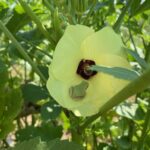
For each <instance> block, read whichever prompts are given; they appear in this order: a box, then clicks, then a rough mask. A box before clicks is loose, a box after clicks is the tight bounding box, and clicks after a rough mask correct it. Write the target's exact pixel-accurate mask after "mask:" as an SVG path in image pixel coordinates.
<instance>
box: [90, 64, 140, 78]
mask: <svg viewBox="0 0 150 150" xmlns="http://www.w3.org/2000/svg"><path fill="white" fill-rule="evenodd" d="M90 70H93V71H98V72H103V73H106V74H110V75H112V76H114V77H116V78H120V79H124V80H134V79H136V78H137V77H138V74H137V73H136V72H135V71H133V70H129V69H126V68H120V67H106V66H105V67H104V66H97V65H94V66H92V67H90Z"/></svg>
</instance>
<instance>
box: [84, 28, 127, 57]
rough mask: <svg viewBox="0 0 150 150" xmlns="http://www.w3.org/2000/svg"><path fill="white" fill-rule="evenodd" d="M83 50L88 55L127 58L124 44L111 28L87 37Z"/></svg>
mask: <svg viewBox="0 0 150 150" xmlns="http://www.w3.org/2000/svg"><path fill="white" fill-rule="evenodd" d="M82 47H84V48H81V50H82V51H83V52H84V53H85V51H86V53H87V54H88V55H91V56H95V55H98V56H99V55H101V54H103V53H104V54H115V55H119V56H122V57H125V52H124V50H123V47H124V45H123V43H122V40H121V38H120V36H119V35H118V34H116V33H115V32H114V31H113V29H112V28H111V27H105V28H103V29H102V30H100V31H98V32H95V33H94V34H92V35H91V36H89V37H87V38H86V39H85V40H84V42H83V43H82Z"/></svg>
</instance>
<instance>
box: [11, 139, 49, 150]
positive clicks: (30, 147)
mask: <svg viewBox="0 0 150 150" xmlns="http://www.w3.org/2000/svg"><path fill="white" fill-rule="evenodd" d="M8 150H46V144H45V143H44V142H42V141H41V139H40V138H39V137H37V138H34V139H31V140H28V141H24V142H22V143H18V144H17V145H16V146H15V147H14V148H9V149H8Z"/></svg>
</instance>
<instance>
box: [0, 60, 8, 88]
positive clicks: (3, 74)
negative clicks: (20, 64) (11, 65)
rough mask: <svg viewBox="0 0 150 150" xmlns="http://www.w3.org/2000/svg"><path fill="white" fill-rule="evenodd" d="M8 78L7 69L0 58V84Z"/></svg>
mask: <svg viewBox="0 0 150 150" xmlns="http://www.w3.org/2000/svg"><path fill="white" fill-rule="evenodd" d="M7 80H8V71H7V67H6V65H5V64H4V63H3V61H1V60H0V86H3V85H4V84H5V83H6V82H7Z"/></svg>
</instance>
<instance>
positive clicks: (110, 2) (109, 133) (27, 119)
mask: <svg viewBox="0 0 150 150" xmlns="http://www.w3.org/2000/svg"><path fill="white" fill-rule="evenodd" d="M129 3H130V5H128V4H129ZM127 6H128V7H127ZM125 8H126V10H125V11H124V9H125ZM123 12H125V13H124V14H123ZM119 19H120V20H119ZM0 20H1V22H2V23H3V25H5V27H7V29H8V30H9V31H10V32H11V34H12V35H13V36H14V37H15V38H16V40H17V41H18V42H19V44H20V45H21V46H22V48H23V50H24V51H25V52H26V54H28V56H29V57H30V58H31V60H32V61H33V62H34V63H35V64H36V65H37V68H38V70H40V72H42V74H43V76H44V77H43V79H44V80H42V79H40V77H39V76H38V74H36V73H35V72H34V68H33V67H31V65H30V63H29V62H28V61H27V60H26V59H25V58H24V56H23V55H22V54H21V53H20V51H18V48H16V45H15V44H14V42H11V40H10V39H9V37H7V36H6V35H5V34H4V32H3V30H0V149H2V150H3V149H4V150H5V149H10V150H27V149H28V150H34V149H35V150H66V149H69V150H80V149H87V150H134V149H135V150H136V149H137V150H149V149H150V142H149V141H150V130H149V129H150V121H149V116H150V105H149V103H150V88H147V89H146V90H144V91H143V92H141V93H137V94H136V95H134V96H133V97H131V98H130V99H129V100H128V101H125V102H123V103H121V104H120V105H118V106H116V107H115V108H113V109H111V110H110V111H109V112H108V113H107V114H105V115H103V116H101V117H99V118H98V119H97V120H95V121H94V122H92V123H91V124H89V125H88V126H87V127H86V128H84V129H82V131H81V130H80V128H79V127H80V125H82V124H83V123H84V121H85V119H86V118H82V117H80V118H79V117H75V116H74V115H73V114H72V113H71V112H69V111H68V110H65V109H64V108H61V107H60V106H59V105H58V104H57V103H56V102H55V101H54V99H53V98H52V97H51V96H50V95H49V93H48V91H47V89H46V86H45V82H44V81H46V80H47V79H48V66H49V64H50V63H51V60H52V58H53V52H54V49H55V46H56V44H57V42H58V40H59V39H60V38H61V36H62V35H63V32H64V30H65V28H66V26H67V25H68V24H84V25H87V26H89V27H93V29H94V30H95V31H98V30H100V29H101V28H103V27H104V26H106V25H109V26H113V27H114V28H115V27H117V25H118V24H117V23H118V22H119V23H120V24H119V25H118V26H119V28H118V29H119V30H118V31H119V32H120V34H121V37H122V40H123V42H124V44H125V45H126V47H127V48H129V49H131V50H133V51H132V52H131V53H129V54H128V58H129V60H130V62H131V64H132V66H133V68H134V69H135V70H136V71H138V72H139V73H142V72H144V70H145V68H146V67H145V66H147V65H148V64H149V63H150V1H149V0H128V1H127V0H24V1H23V0H18V1H17V0H1V1H0ZM118 20H119V21H118ZM63 59H65V58H62V60H60V63H61V61H63ZM87 111H88V110H87ZM69 141H70V142H69ZM71 141H72V142H71ZM16 144H17V145H16ZM15 145H16V146H15ZM14 146H15V148H11V147H14Z"/></svg>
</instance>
